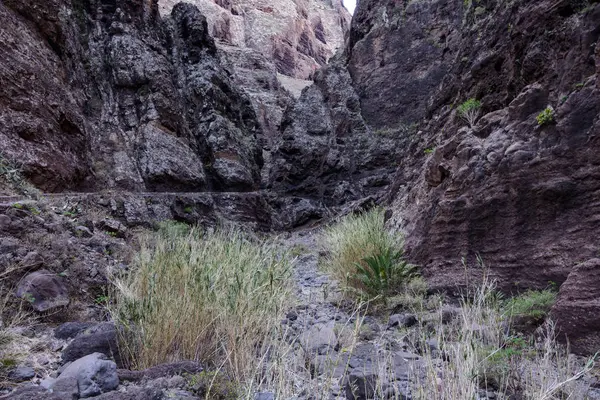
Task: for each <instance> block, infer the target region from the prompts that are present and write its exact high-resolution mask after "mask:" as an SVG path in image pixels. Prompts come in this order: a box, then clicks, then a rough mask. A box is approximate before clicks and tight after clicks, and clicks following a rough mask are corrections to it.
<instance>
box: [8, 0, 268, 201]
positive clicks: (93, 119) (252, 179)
mask: <svg viewBox="0 0 600 400" xmlns="http://www.w3.org/2000/svg"><path fill="white" fill-rule="evenodd" d="M0 21H1V24H0V25H1V27H0V36H1V37H2V38H4V40H2V41H1V42H0V48H1V51H0V53H1V54H2V55H1V56H0V63H1V65H2V68H1V69H0V83H1V86H2V88H3V90H2V92H1V93H0V99H1V101H0V103H2V114H1V115H0V120H1V124H0V125H1V126H2V129H1V130H0V148H1V151H2V154H3V157H4V158H5V159H8V160H11V161H12V162H15V163H18V164H20V165H21V166H22V169H23V172H24V175H25V176H26V177H27V178H29V179H30V180H31V181H32V182H33V183H34V184H35V185H37V186H38V187H39V188H40V189H43V190H44V191H59V190H65V189H70V190H98V189H105V188H119V189H127V190H148V191H169V190H170V191H201V190H202V191H203V190H225V189H226V190H240V191H246V190H253V189H256V188H257V187H258V185H259V182H260V169H261V166H262V162H263V161H262V154H261V149H260V147H259V146H258V143H257V138H256V137H257V133H258V131H259V124H258V121H257V118H256V115H255V113H254V110H253V108H252V106H251V103H250V101H249V99H248V97H247V96H246V95H245V94H244V93H243V92H242V91H241V90H240V89H239V88H238V87H237V86H235V85H234V83H233V79H232V77H231V73H230V71H227V70H226V69H225V68H224V67H223V66H222V63H221V61H220V57H219V55H218V54H217V49H216V47H215V44H214V41H213V39H212V38H211V36H210V35H209V32H208V26H207V23H206V19H205V18H204V16H202V14H200V12H199V11H198V9H197V8H195V7H193V6H190V5H185V4H182V5H178V6H176V7H175V8H174V9H173V13H172V14H171V16H169V17H165V18H161V17H160V15H159V12H158V4H157V2H156V1H151V2H143V1H136V0H132V1H125V2H120V3H118V4H117V3H115V2H113V1H104V0H102V1H81V2H67V1H60V0H56V1H51V2H43V3H40V2H36V1H26V2H22V1H5V2H3V3H2V4H1V5H0Z"/></svg>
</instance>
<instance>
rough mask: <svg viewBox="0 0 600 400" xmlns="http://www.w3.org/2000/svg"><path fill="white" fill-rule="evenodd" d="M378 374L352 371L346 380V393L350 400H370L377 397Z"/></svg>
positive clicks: (357, 370)
mask: <svg viewBox="0 0 600 400" xmlns="http://www.w3.org/2000/svg"><path fill="white" fill-rule="evenodd" d="M376 388H377V373H376V372H374V371H361V370H359V369H355V370H352V371H351V372H350V373H349V374H348V376H347V377H346V378H345V380H344V392H345V394H346V399H348V400H368V399H372V398H373V396H374V395H375V390H376Z"/></svg>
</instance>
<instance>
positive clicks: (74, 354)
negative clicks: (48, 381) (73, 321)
mask: <svg viewBox="0 0 600 400" xmlns="http://www.w3.org/2000/svg"><path fill="white" fill-rule="evenodd" d="M93 353H101V354H104V355H106V356H107V357H111V358H113V359H114V360H115V362H116V363H117V365H119V366H120V365H121V355H120V353H119V346H118V337H117V329H116V328H115V326H114V324H112V323H102V324H97V325H95V326H93V327H91V328H88V329H87V330H85V331H83V332H81V333H80V334H78V335H77V336H76V337H75V339H73V341H71V343H69V345H68V346H67V347H66V348H65V349H64V350H63V352H62V361H63V363H66V362H69V361H75V360H77V359H80V358H82V357H84V356H86V355H89V354H93Z"/></svg>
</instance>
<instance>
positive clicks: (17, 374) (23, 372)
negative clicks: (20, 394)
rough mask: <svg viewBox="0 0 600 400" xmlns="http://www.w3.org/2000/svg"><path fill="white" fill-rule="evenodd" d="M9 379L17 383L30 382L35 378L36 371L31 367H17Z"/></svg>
mask: <svg viewBox="0 0 600 400" xmlns="http://www.w3.org/2000/svg"><path fill="white" fill-rule="evenodd" d="M8 377H9V379H10V380H12V381H15V382H23V381H28V380H30V379H32V378H34V377H35V371H34V369H33V368H31V367H17V368H15V369H13V370H12V371H10V373H9V374H8Z"/></svg>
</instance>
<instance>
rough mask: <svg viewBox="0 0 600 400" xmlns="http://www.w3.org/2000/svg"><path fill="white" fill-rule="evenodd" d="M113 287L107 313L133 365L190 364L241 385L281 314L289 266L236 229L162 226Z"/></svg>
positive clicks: (288, 277) (175, 225)
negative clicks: (217, 372) (119, 328)
mask: <svg viewBox="0 0 600 400" xmlns="http://www.w3.org/2000/svg"><path fill="white" fill-rule="evenodd" d="M117 288H118V292H117V294H116V308H115V310H114V314H115V317H116V318H118V320H119V321H120V322H121V323H123V324H124V325H125V326H126V335H124V336H125V337H124V342H123V346H122V347H123V348H124V350H125V351H126V352H127V356H128V357H129V359H130V362H131V364H132V366H133V367H135V368H147V367H150V366H153V365H157V364H160V363H165V362H173V361H177V360H195V361H200V362H202V363H204V364H205V365H207V366H212V367H213V368H219V369H223V371H224V372H225V373H226V374H227V376H229V377H230V379H234V380H235V381H237V382H244V381H245V380H246V379H248V378H249V376H250V375H251V374H252V372H251V370H252V368H253V366H254V362H255V360H256V356H257V354H258V353H260V351H261V349H263V348H266V347H267V346H268V344H269V340H268V339H269V337H270V336H271V334H272V330H273V329H275V328H277V327H278V326H279V322H280V320H281V318H282V313H283V312H285V311H286V305H287V301H288V299H289V295H290V268H289V264H288V261H287V259H286V257H284V256H282V255H280V254H278V253H277V252H276V251H275V249H274V247H272V246H271V245H269V244H266V243H263V242H259V241H254V240H250V239H248V238H247V237H245V236H244V235H243V234H242V233H240V232H238V231H235V230H226V229H217V230H215V231H214V232H203V231H201V230H199V229H197V228H188V227H187V226H185V225H182V224H173V223H169V224H165V225H163V226H162V228H161V229H160V230H159V232H158V233H157V234H156V236H153V237H149V238H147V239H146V240H145V241H144V242H143V243H142V249H141V252H140V254H139V256H138V257H137V262H136V265H135V269H134V271H133V273H132V274H131V276H130V277H129V278H126V279H124V280H120V281H118V282H117Z"/></svg>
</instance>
